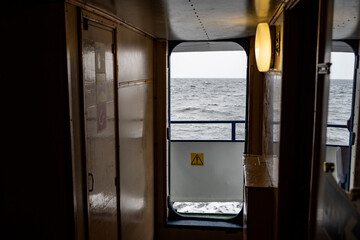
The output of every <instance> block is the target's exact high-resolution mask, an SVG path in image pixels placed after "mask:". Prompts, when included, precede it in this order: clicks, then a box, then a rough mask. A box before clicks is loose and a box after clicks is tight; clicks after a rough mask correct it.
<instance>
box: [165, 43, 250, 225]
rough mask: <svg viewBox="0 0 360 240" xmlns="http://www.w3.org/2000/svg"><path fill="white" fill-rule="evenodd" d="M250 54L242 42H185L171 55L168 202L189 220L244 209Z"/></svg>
mask: <svg viewBox="0 0 360 240" xmlns="http://www.w3.org/2000/svg"><path fill="white" fill-rule="evenodd" d="M247 63H248V60H247V54H246V52H245V50H244V49H243V48H242V47H241V46H240V45H239V44H237V43H233V42H228V43H182V44H180V45H178V46H177V47H175V48H174V51H173V52H172V53H171V55H170V81H169V89H170V90H169V106H170V110H169V126H170V128H169V140H170V144H169V145H170V146H169V152H170V154H169V166H170V167H169V192H170V198H169V204H170V208H171V210H172V211H174V212H175V213H177V214H179V215H181V216H185V217H189V216H192V217H194V216H195V217H196V216H200V217H216V218H219V217H221V218H234V217H236V216H237V215H238V214H239V212H240V211H241V209H242V202H243V175H242V174H243V169H242V155H243V153H244V149H245V147H244V145H245V142H246V121H245V119H246V102H247V100H246V99H247V96H246V92H247V65H248V64H247Z"/></svg>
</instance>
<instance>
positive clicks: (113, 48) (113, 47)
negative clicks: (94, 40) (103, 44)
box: [111, 44, 115, 54]
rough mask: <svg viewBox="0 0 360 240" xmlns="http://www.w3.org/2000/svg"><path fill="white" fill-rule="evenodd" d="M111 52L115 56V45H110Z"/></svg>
mask: <svg viewBox="0 0 360 240" xmlns="http://www.w3.org/2000/svg"><path fill="white" fill-rule="evenodd" d="M111 52H112V53H113V54H115V44H111Z"/></svg>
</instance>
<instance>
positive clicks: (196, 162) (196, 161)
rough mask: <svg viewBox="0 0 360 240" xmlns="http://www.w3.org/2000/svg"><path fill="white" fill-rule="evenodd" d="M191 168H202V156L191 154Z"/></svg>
mask: <svg viewBox="0 0 360 240" xmlns="http://www.w3.org/2000/svg"><path fill="white" fill-rule="evenodd" d="M191 166H204V154H203V153H191Z"/></svg>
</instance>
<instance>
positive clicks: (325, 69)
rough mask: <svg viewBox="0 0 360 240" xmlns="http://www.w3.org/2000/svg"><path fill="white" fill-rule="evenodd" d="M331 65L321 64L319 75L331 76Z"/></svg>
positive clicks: (319, 65)
mask: <svg viewBox="0 0 360 240" xmlns="http://www.w3.org/2000/svg"><path fill="white" fill-rule="evenodd" d="M330 66H331V63H329V62H328V63H319V64H318V74H330Z"/></svg>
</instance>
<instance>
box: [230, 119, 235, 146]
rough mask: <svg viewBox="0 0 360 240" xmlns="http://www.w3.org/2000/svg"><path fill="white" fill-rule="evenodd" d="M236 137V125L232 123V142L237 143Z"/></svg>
mask: <svg viewBox="0 0 360 240" xmlns="http://www.w3.org/2000/svg"><path fill="white" fill-rule="evenodd" d="M235 135H236V123H235V122H232V123H231V141H233V142H234V141H235Z"/></svg>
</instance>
